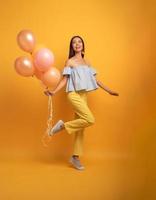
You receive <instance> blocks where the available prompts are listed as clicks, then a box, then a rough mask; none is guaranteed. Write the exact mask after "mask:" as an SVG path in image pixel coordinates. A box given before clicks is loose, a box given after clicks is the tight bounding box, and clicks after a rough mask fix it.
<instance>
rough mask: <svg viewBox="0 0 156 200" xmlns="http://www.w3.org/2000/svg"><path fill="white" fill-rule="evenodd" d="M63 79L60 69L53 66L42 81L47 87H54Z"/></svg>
mask: <svg viewBox="0 0 156 200" xmlns="http://www.w3.org/2000/svg"><path fill="white" fill-rule="evenodd" d="M60 79H61V74H60V71H59V70H58V69H57V68H55V67H51V68H50V69H49V70H48V71H47V72H45V73H44V74H43V77H42V82H43V84H44V85H46V86H47V87H50V88H51V89H54V88H55V87H56V86H57V84H58V83H59V81H60Z"/></svg>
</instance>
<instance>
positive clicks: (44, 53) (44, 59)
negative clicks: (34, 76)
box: [33, 48, 54, 72]
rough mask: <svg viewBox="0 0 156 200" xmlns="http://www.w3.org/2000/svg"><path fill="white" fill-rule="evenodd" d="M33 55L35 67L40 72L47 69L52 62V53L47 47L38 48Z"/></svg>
mask: <svg viewBox="0 0 156 200" xmlns="http://www.w3.org/2000/svg"><path fill="white" fill-rule="evenodd" d="M33 57H34V64H35V67H36V68H37V69H38V70H39V71H42V72H46V71H47V70H49V69H50V67H51V66H52V65H53V63H54V55H53V53H52V52H51V51H50V50H49V49H47V48H42V49H39V50H38V51H36V52H35V53H34V56H33Z"/></svg>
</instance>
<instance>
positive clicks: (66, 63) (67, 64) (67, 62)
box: [65, 58, 72, 66]
mask: <svg viewBox="0 0 156 200" xmlns="http://www.w3.org/2000/svg"><path fill="white" fill-rule="evenodd" d="M71 64H72V59H71V58H69V59H67V60H66V61H65V66H70V65H71Z"/></svg>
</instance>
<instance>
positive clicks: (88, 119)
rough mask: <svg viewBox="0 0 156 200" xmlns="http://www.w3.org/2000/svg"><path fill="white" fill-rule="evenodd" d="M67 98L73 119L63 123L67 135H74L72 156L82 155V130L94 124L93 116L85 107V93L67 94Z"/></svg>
mask: <svg viewBox="0 0 156 200" xmlns="http://www.w3.org/2000/svg"><path fill="white" fill-rule="evenodd" d="M67 98H68V100H69V101H70V103H71V105H72V107H73V109H74V112H75V119H74V120H72V121H68V122H65V123H64V126H65V129H66V130H67V132H68V133H69V134H72V133H74V134H75V135H74V145H73V155H82V153H83V138H84V128H86V127H88V126H90V125H92V124H94V122H95V120H94V116H93V114H92V112H91V111H90V109H89V108H88V105H87V92H85V91H79V92H68V93H67Z"/></svg>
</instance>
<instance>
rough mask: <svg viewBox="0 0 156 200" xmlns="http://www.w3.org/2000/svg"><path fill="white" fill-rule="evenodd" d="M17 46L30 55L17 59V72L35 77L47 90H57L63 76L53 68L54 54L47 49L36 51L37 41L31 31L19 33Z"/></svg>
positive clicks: (15, 64)
mask: <svg viewBox="0 0 156 200" xmlns="http://www.w3.org/2000/svg"><path fill="white" fill-rule="evenodd" d="M17 44H18V45H19V47H20V48H21V49H22V50H24V51H26V52H28V53H29V54H30V55H29V56H28V55H27V56H20V57H18V58H16V60H15V63H14V67H15V70H16V72H17V73H18V74H19V75H21V76H25V77H30V76H35V77H36V78H38V79H39V80H41V82H42V83H43V85H45V86H46V87H47V88H48V87H49V88H52V89H53V88H55V87H56V85H57V84H58V83H59V81H60V78H61V74H60V71H59V70H58V69H57V68H55V67H54V66H53V64H54V54H53V53H52V52H51V51H50V50H49V49H47V48H39V49H37V50H35V46H36V39H35V36H34V34H33V33H32V31H30V30H22V31H20V32H19V33H18V35H17Z"/></svg>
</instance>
